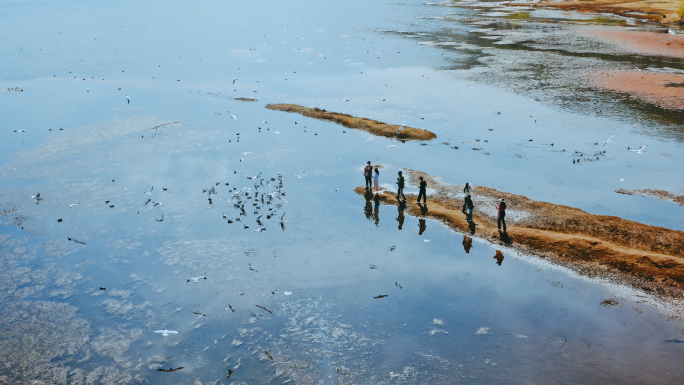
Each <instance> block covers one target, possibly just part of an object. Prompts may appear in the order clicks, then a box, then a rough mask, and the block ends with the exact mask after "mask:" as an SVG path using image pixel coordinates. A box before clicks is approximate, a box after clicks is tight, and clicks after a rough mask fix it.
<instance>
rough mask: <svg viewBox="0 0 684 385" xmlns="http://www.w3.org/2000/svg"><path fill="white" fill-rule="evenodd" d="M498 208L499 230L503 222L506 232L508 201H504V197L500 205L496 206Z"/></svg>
mask: <svg viewBox="0 0 684 385" xmlns="http://www.w3.org/2000/svg"><path fill="white" fill-rule="evenodd" d="M496 208H497V209H498V210H499V220H498V221H497V222H498V227H499V231H501V224H502V223H503V231H504V233H505V232H506V201H504V199H503V198H501V200H500V201H499V205H498V206H496Z"/></svg>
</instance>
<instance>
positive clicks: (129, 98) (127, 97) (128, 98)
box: [126, 95, 131, 104]
mask: <svg viewBox="0 0 684 385" xmlns="http://www.w3.org/2000/svg"><path fill="white" fill-rule="evenodd" d="M126 100H127V101H128V104H131V97H130V96H128V95H126Z"/></svg>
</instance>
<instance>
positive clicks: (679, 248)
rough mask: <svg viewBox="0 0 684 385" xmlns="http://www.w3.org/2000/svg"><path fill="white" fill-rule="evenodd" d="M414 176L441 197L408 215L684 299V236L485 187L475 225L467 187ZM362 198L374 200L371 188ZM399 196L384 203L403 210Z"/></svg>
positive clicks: (477, 194) (411, 207) (411, 205)
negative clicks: (502, 223)
mask: <svg viewBox="0 0 684 385" xmlns="http://www.w3.org/2000/svg"><path fill="white" fill-rule="evenodd" d="M406 175H407V176H408V178H407V181H408V183H409V184H411V185H417V184H418V183H417V178H418V176H423V178H424V179H425V180H426V181H427V183H428V186H429V187H430V188H433V189H435V190H436V193H434V194H432V195H431V196H430V197H429V199H428V204H427V207H425V206H423V207H421V206H419V205H417V204H416V203H415V199H416V198H415V196H414V195H412V196H408V195H407V198H408V202H407V203H406V205H405V206H406V207H405V210H406V213H408V214H409V215H414V216H422V217H430V218H434V219H437V220H440V221H441V222H443V223H445V224H446V225H447V226H449V227H451V228H452V229H454V230H457V231H460V232H467V233H471V234H475V235H477V236H480V237H481V238H484V239H487V240H488V241H490V242H492V243H497V244H506V245H508V246H510V247H513V248H516V249H518V250H521V251H524V252H529V253H532V254H535V255H538V256H540V257H542V258H547V259H550V260H553V261H554V262H557V263H559V264H561V265H565V266H567V267H570V268H572V269H573V270H575V271H578V272H580V273H582V274H585V275H589V276H601V277H607V278H618V279H619V281H621V282H623V283H627V284H630V285H632V286H634V287H638V288H640V289H642V290H645V291H649V292H655V293H657V294H661V295H664V296H668V297H670V298H672V297H676V296H681V293H682V292H684V232H681V231H676V230H671V229H666V228H663V227H657V226H650V225H646V224H642V223H638V222H633V221H628V220H625V219H622V218H618V217H614V216H607V215H593V214H589V213H586V212H584V211H582V210H579V209H576V208H573V207H568V206H561V205H555V204H552V203H547V202H538V201H533V200H530V199H528V198H526V197H524V196H520V195H514V194H509V193H504V192H500V191H497V190H495V189H491V188H487V187H482V186H478V187H477V188H476V189H475V191H474V193H473V200H474V203H475V211H474V215H473V219H474V220H473V222H470V223H469V222H468V221H466V219H465V215H464V214H463V213H462V212H461V210H462V205H463V193H462V189H463V186H458V185H452V184H445V183H441V182H439V181H438V180H436V179H435V178H434V177H432V176H430V175H427V174H425V173H422V172H418V171H413V170H407V172H406ZM355 191H356V192H357V193H359V194H361V195H364V196H365V197H366V199H373V194H372V193H370V194H369V193H368V192H367V190H366V189H365V188H364V187H358V188H356V190H355ZM393 195H394V194H393V193H391V192H385V193H381V194H380V195H379V198H380V202H382V204H390V205H399V204H400V202H399V201H398V200H397V199H396V198H395V197H394V196H393ZM500 198H505V200H506V202H507V205H508V210H507V216H506V218H507V220H508V222H509V223H508V231H507V232H505V233H502V232H499V231H498V229H497V219H496V204H497V202H498V199H500ZM399 207H400V209H401V208H402V207H401V206H399Z"/></svg>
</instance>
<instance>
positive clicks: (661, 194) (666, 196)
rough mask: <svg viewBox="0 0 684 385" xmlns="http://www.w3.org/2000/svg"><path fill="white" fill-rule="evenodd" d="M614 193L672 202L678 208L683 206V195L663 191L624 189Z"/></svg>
mask: <svg viewBox="0 0 684 385" xmlns="http://www.w3.org/2000/svg"><path fill="white" fill-rule="evenodd" d="M615 192H616V193H619V194H626V195H639V196H642V197H651V198H656V199H660V200H661V201H666V202H672V203H676V204H678V205H680V206H684V195H675V194H672V193H670V192H667V191H663V190H654V189H650V188H646V189H641V190H625V189H622V188H621V189H618V190H615Z"/></svg>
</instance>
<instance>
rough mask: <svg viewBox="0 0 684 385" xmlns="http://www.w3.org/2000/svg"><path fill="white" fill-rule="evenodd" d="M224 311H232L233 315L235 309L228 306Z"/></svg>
mask: <svg viewBox="0 0 684 385" xmlns="http://www.w3.org/2000/svg"><path fill="white" fill-rule="evenodd" d="M226 310H230V311H232V312H233V313H235V308H234V307H232V306H230V304H228V307H227V308H226Z"/></svg>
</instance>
